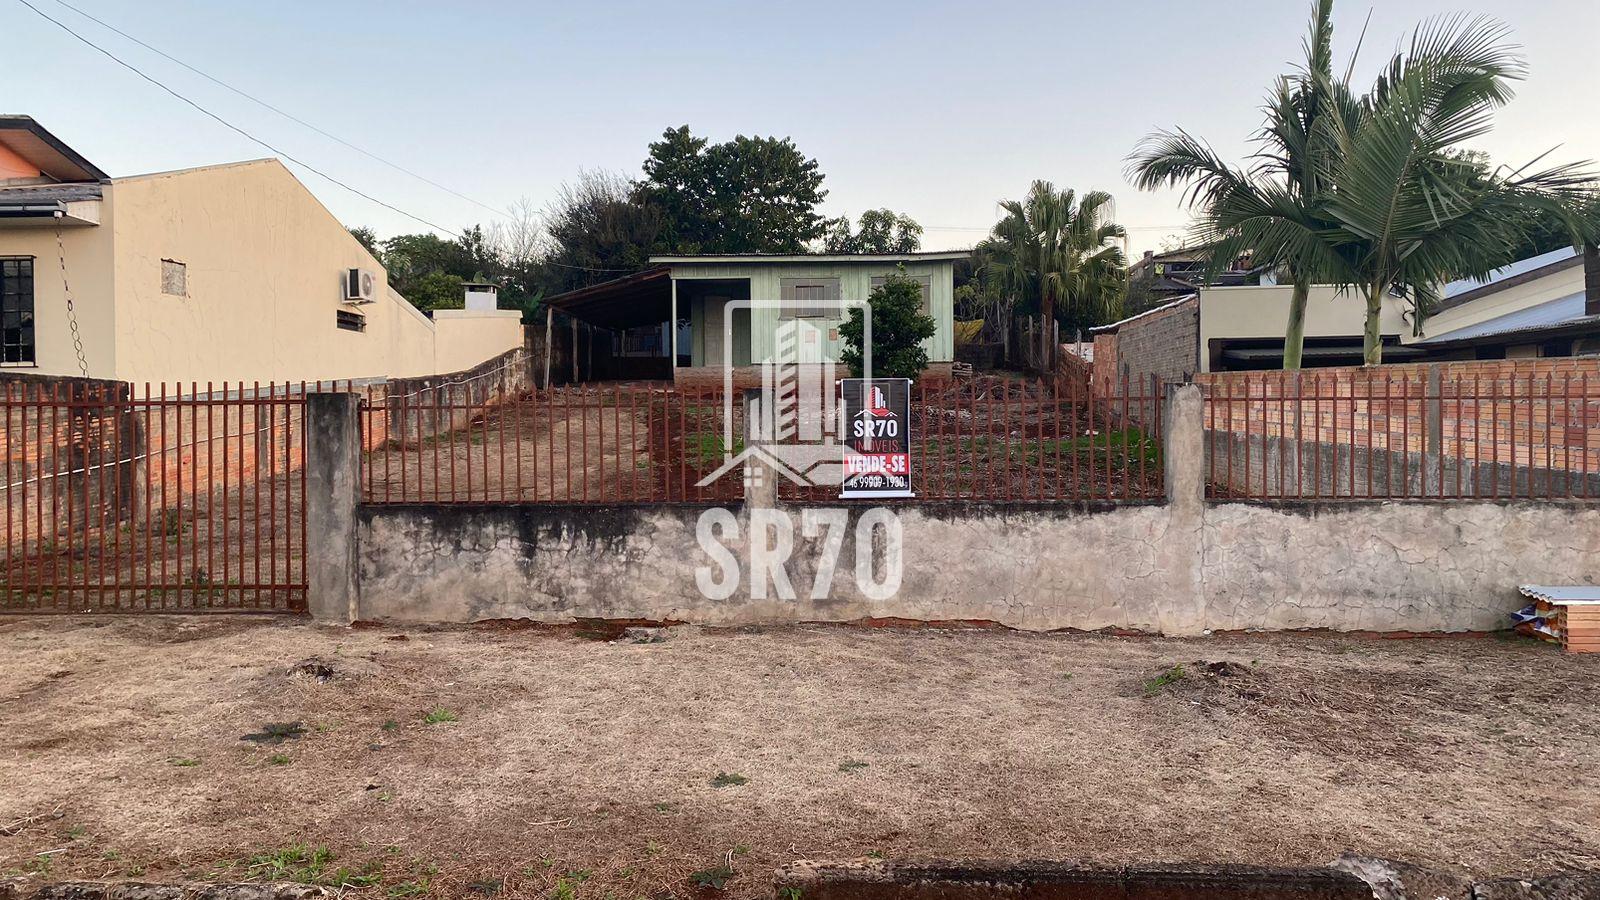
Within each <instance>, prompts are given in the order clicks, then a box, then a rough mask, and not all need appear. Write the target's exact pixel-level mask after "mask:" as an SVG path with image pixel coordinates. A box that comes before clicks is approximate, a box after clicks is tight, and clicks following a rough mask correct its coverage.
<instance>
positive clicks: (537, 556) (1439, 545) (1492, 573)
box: [358, 502, 1600, 634]
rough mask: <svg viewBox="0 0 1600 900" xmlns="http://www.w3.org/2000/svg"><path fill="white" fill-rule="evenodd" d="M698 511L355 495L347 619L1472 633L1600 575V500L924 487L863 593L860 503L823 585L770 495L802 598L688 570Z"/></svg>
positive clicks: (742, 543)
mask: <svg viewBox="0 0 1600 900" xmlns="http://www.w3.org/2000/svg"><path fill="white" fill-rule="evenodd" d="M708 508H709V507H703V506H662V505H651V506H630V507H570V506H568V507H562V506H541V505H493V506H488V505H486V506H446V505H439V506H420V505H419V506H403V507H376V506H368V507H363V508H362V509H361V511H360V517H359V523H358V532H359V546H360V551H359V573H360V578H359V581H360V585H361V586H360V604H359V617H360V618H362V619H389V620H396V621H406V622H469V621H480V620H485V619H497V618H526V619H531V620H534V621H539V622H567V621H571V620H572V619H573V618H574V617H591V616H592V617H599V618H643V619H656V620H664V619H675V620H682V621H689V622H695V623H700V624H707V625H743V624H754V623H777V622H797V621H814V620H825V621H851V620H856V619H862V618H868V617H896V618H906V619H918V620H988V621H994V622H999V623H1001V624H1004V625H1008V626H1012V627H1017V628H1025V629H1036V630H1047V629H1061V628H1078V629H1085V630H1093V629H1102V628H1123V629H1134V630H1138V631H1145V632H1162V633H1167V634H1196V633H1200V632H1202V631H1205V630H1238V629H1296V628H1325V629H1335V630H1371V631H1419V632H1421V631H1463V630H1471V631H1482V630H1491V629H1497V628H1503V627H1505V626H1506V625H1507V619H1506V616H1507V614H1508V613H1509V612H1511V611H1512V610H1514V609H1517V608H1519V607H1520V606H1521V605H1522V604H1523V600H1522V599H1521V598H1520V596H1519V595H1518V594H1517V591H1516V585H1517V584H1519V583H1527V582H1542V583H1546V584H1561V583H1577V582H1584V581H1586V580H1590V581H1592V580H1594V579H1595V578H1596V577H1600V569H1597V567H1596V560H1600V508H1596V507H1593V506H1585V505H1582V504H1562V503H1551V502H1540V503H1455V504H1450V505H1447V506H1438V505H1427V504H1398V503H1375V502H1341V503H1324V504H1298V505H1295V506H1271V505H1262V504H1218V505H1209V506H1202V507H1199V508H1196V509H1189V508H1187V507H1186V506H1183V505H1159V506H1158V505H1150V506H1122V507H1083V506H1068V505H1062V504H1004V505H991V504H919V505H914V506H902V507H895V508H894V511H895V513H896V518H897V521H898V524H899V528H900V530H901V535H902V539H903V547H904V560H903V573H904V574H903V581H902V583H901V585H900V586H899V589H898V590H897V591H895V592H894V593H893V595H892V596H889V597H888V598H886V599H874V598H872V597H870V596H866V595H864V594H863V592H862V591H861V590H860V589H859V588H858V585H857V583H856V579H855V577H854V572H855V570H856V565H857V553H858V549H859V548H858V545H857V543H856V540H855V538H854V535H856V534H857V533H858V526H859V523H860V519H861V516H862V515H863V514H864V509H865V508H864V507H859V506H857V507H849V508H848V510H847V512H846V513H845V515H846V517H847V523H846V527H845V529H844V535H845V537H844V540H843V543H842V546H841V547H840V549H839V553H838V556H837V565H836V566H835V567H834V573H833V577H832V578H831V580H829V581H828V582H827V585H826V587H827V590H825V591H823V592H821V593H822V594H823V596H821V597H820V598H818V597H816V596H815V593H816V592H814V591H813V586H814V584H815V582H816V579H817V573H818V571H819V568H820V565H819V564H820V563H821V561H823V560H825V559H826V558H828V554H827V553H826V552H825V551H826V548H825V547H824V541H825V540H826V539H827V535H825V534H822V533H821V532H820V531H819V532H818V536H817V537H814V538H808V537H805V536H804V534H803V531H804V528H803V522H802V521H801V520H800V519H799V516H800V515H801V512H800V511H799V510H794V511H788V510H782V509H780V510H775V511H764V512H763V514H780V515H790V516H793V517H794V518H793V521H792V524H793V533H794V549H793V553H792V554H791V556H790V561H789V563H788V565H787V567H786V574H787V577H788V579H789V583H790V585H791V587H792V589H793V592H794V595H795V596H794V598H793V599H783V598H781V597H779V596H778V592H777V589H776V587H775V586H772V585H769V584H764V587H765V590H764V591H762V592H759V593H760V594H761V595H758V592H756V591H753V590H752V586H751V580H750V578H749V572H748V566H747V567H746V569H745V572H744V574H745V577H744V579H743V580H742V581H741V582H740V584H739V586H738V587H737V589H735V590H734V591H733V592H732V593H731V594H730V595H729V596H728V597H727V598H726V599H721V600H711V599H707V597H706V596H705V594H704V593H702V591H701V590H700V587H699V585H698V584H697V582H696V570H697V569H700V568H706V567H709V566H711V565H712V563H713V561H712V559H711V557H710V556H708V555H707V553H706V552H705V551H703V550H702V549H701V547H700V545H699V544H698V543H697V541H696V535H695V527H696V523H697V521H698V520H699V518H700V516H701V513H702V512H704V511H705V510H706V509H708ZM731 513H732V514H733V516H734V518H735V520H736V521H737V523H738V531H737V534H738V535H739V537H738V538H736V539H732V540H728V541H726V544H727V546H728V548H729V550H730V551H731V552H732V553H733V554H734V557H736V558H737V559H739V560H741V561H743V560H748V559H749V554H748V552H747V550H748V538H749V535H750V534H751V527H750V526H751V521H752V520H751V516H752V512H751V510H749V509H742V508H735V509H733V510H731ZM878 535H879V537H880V538H881V535H882V532H881V531H880V532H878ZM866 546H867V547H873V548H876V549H877V552H878V553H881V552H882V545H881V544H878V543H869V544H867V545H866ZM877 558H879V559H881V557H877ZM875 571H879V570H875ZM763 581H765V580H763Z"/></svg>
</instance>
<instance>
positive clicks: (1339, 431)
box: [1204, 364, 1600, 499]
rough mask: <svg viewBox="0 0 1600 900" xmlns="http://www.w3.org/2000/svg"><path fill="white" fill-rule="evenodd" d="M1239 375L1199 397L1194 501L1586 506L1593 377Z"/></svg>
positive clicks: (1599, 463) (1591, 473) (1591, 479)
mask: <svg viewBox="0 0 1600 900" xmlns="http://www.w3.org/2000/svg"><path fill="white" fill-rule="evenodd" d="M1591 368H1594V365H1593V364H1591V365H1589V366H1582V365H1577V366H1574V367H1573V368H1570V369H1568V370H1565V371H1545V372H1542V373H1537V372H1518V371H1515V370H1508V369H1501V370H1491V371H1489V372H1487V373H1485V372H1483V371H1472V372H1468V371H1446V372H1441V371H1438V370H1435V371H1432V372H1430V371H1428V370H1427V369H1421V368H1408V369H1402V370H1398V371H1386V370H1382V369H1377V370H1372V371H1370V372H1363V373H1361V374H1360V376H1359V377H1351V376H1350V375H1348V374H1345V373H1340V374H1324V373H1320V372H1317V371H1315V370H1313V371H1308V372H1304V373H1282V372H1271V373H1248V375H1245V374H1244V373H1240V375H1239V376H1237V377H1233V376H1230V377H1227V378H1223V379H1217V380H1213V381H1211V382H1209V383H1207V384H1206V385H1204V387H1205V389H1206V450H1207V456H1208V470H1209V479H1208V492H1209V494H1210V496H1213V497H1216V498H1247V499H1333V498H1362V499H1368V498H1370V499H1519V498H1521V499H1593V498H1600V369H1595V371H1593V372H1591V371H1590V369H1591Z"/></svg>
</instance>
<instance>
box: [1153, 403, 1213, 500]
mask: <svg viewBox="0 0 1600 900" xmlns="http://www.w3.org/2000/svg"><path fill="white" fill-rule="evenodd" d="M1161 414H1162V422H1161V425H1162V427H1161V433H1162V434H1163V435H1164V436H1165V446H1164V447H1163V448H1162V454H1161V456H1162V462H1163V464H1164V474H1165V476H1166V482H1167V503H1168V504H1169V505H1171V506H1172V507H1173V512H1174V514H1182V513H1195V514H1198V513H1199V512H1200V510H1201V509H1203V508H1204V505H1205V499H1206V471H1205V463H1206V424H1205V400H1204V398H1203V397H1202V396H1201V394H1200V387H1199V385H1194V384H1184V385H1169V386H1168V387H1167V396H1166V403H1165V404H1163V407H1162V411H1161Z"/></svg>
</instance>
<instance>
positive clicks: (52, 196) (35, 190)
mask: <svg viewBox="0 0 1600 900" xmlns="http://www.w3.org/2000/svg"><path fill="white" fill-rule="evenodd" d="M100 194H101V190H100V185H99V183H98V182H92V183H91V182H76V183H72V184H24V185H17V186H15V187H0V206H4V205H7V204H11V203H63V202H64V203H71V202H74V201H77V200H99V199H100Z"/></svg>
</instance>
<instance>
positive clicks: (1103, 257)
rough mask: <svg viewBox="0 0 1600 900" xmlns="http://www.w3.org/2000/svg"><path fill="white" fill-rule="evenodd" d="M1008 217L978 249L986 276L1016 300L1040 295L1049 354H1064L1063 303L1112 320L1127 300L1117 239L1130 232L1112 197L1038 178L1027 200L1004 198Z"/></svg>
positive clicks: (1050, 362) (1080, 314) (1092, 317)
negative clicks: (1058, 326) (1060, 335)
mask: <svg viewBox="0 0 1600 900" xmlns="http://www.w3.org/2000/svg"><path fill="white" fill-rule="evenodd" d="M1000 208H1001V210H1002V211H1003V212H1004V216H1003V217H1002V218H1001V219H1000V221H999V222H997V223H996V224H995V226H994V229H993V230H992V231H991V233H990V235H989V237H987V238H985V239H984V240H982V241H980V242H979V244H978V246H977V248H976V255H977V256H978V258H979V259H980V260H981V261H982V262H981V269H982V274H983V276H984V277H985V278H987V279H990V280H991V283H995V284H998V285H999V286H1000V288H1001V290H1002V291H1003V292H1005V293H1006V294H1007V295H1009V296H1010V297H1011V298H1012V300H1013V302H1017V301H1020V300H1026V299H1033V298H1037V299H1038V301H1039V309H1040V312H1041V313H1042V314H1043V317H1044V322H1045V327H1044V334H1043V335H1042V337H1041V340H1042V350H1043V353H1042V356H1043V359H1044V363H1045V365H1046V366H1050V367H1053V366H1054V365H1055V360H1056V347H1055V341H1054V340H1053V338H1052V333H1053V331H1054V329H1053V328H1051V324H1052V323H1054V322H1055V321H1056V316H1057V307H1058V304H1060V305H1062V306H1064V307H1065V308H1066V309H1068V310H1070V311H1071V313H1072V315H1073V316H1074V318H1076V319H1077V320H1079V321H1108V320H1109V319H1110V318H1112V317H1114V316H1115V314H1116V311H1117V309H1118V308H1119V305H1120V303H1121V281H1122V277H1123V273H1124V271H1125V269H1126V264H1127V261H1126V260H1125V259H1124V257H1123V254H1122V248H1121V247H1119V246H1118V245H1117V241H1118V240H1120V239H1121V238H1122V237H1123V236H1124V235H1125V234H1126V232H1124V231H1123V229H1122V226H1121V225H1118V224H1116V223H1115V222H1113V221H1112V216H1113V213H1114V209H1113V201H1112V199H1111V195H1110V194H1108V193H1106V192H1104V191H1089V192H1087V193H1085V194H1084V195H1083V196H1082V197H1079V196H1078V195H1077V194H1076V192H1074V191H1072V190H1071V189H1068V190H1062V191H1058V190H1056V188H1055V185H1053V184H1051V183H1050V182H1048V181H1035V182H1034V183H1033V185H1032V187H1030V188H1029V189H1028V194H1027V196H1025V197H1024V198H1023V199H1021V200H1005V201H1002V202H1001V204H1000Z"/></svg>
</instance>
